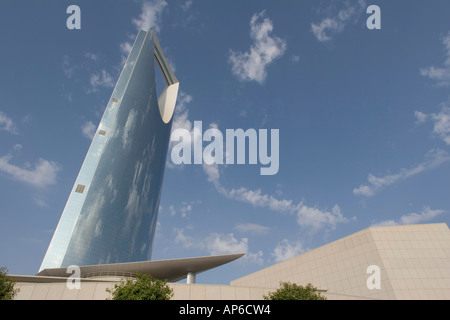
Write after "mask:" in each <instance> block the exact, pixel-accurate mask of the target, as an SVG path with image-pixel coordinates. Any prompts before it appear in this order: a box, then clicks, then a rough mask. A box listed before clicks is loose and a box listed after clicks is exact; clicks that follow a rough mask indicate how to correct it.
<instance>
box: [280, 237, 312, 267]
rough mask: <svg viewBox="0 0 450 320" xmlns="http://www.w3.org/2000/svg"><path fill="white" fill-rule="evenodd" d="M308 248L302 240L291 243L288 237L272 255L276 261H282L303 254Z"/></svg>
mask: <svg viewBox="0 0 450 320" xmlns="http://www.w3.org/2000/svg"><path fill="white" fill-rule="evenodd" d="M305 251H306V250H305V249H304V247H303V245H302V244H301V243H300V242H298V241H297V242H295V243H291V242H289V241H288V240H287V239H284V240H283V241H282V242H280V243H278V245H277V246H276V248H275V249H274V250H273V252H272V256H273V257H274V259H275V262H281V261H284V260H287V259H290V258H293V257H295V256H298V255H299V254H302V253H303V252H305Z"/></svg>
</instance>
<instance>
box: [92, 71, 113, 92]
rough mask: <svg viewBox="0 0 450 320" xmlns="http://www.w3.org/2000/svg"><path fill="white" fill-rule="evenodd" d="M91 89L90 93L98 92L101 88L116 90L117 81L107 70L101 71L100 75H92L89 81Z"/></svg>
mask: <svg viewBox="0 0 450 320" xmlns="http://www.w3.org/2000/svg"><path fill="white" fill-rule="evenodd" d="M89 83H90V85H91V87H90V88H89V89H88V92H89V93H92V92H97V91H98V89H99V88H100V87H104V88H114V85H115V81H114V78H113V76H111V74H109V73H108V72H107V71H106V70H102V71H100V73H94V74H91V77H90V79H89Z"/></svg>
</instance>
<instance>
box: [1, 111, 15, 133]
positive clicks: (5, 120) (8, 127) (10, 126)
mask: <svg viewBox="0 0 450 320" xmlns="http://www.w3.org/2000/svg"><path fill="white" fill-rule="evenodd" d="M0 130H3V131H7V132H9V133H12V134H18V132H19V130H18V129H17V126H16V124H15V122H14V121H13V119H11V118H10V117H8V116H7V115H6V114H5V113H3V112H1V111H0Z"/></svg>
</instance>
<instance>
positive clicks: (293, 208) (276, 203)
mask: <svg viewBox="0 0 450 320" xmlns="http://www.w3.org/2000/svg"><path fill="white" fill-rule="evenodd" d="M203 167H204V172H205V173H206V174H207V176H208V181H210V182H212V183H213V184H214V186H215V188H216V190H217V191H218V192H219V193H221V194H223V195H224V196H226V197H228V198H231V199H233V200H237V201H241V202H244V203H248V204H250V205H252V206H254V207H260V208H268V209H270V210H272V211H276V212H280V213H282V212H285V213H289V214H295V215H296V216H297V223H298V225H299V226H301V227H306V228H311V230H312V231H317V230H319V229H321V228H325V227H330V228H332V229H334V228H335V227H336V226H337V225H338V224H340V223H346V222H348V221H349V219H348V218H346V217H345V216H344V215H343V214H342V213H341V210H340V207H339V206H338V205H335V206H334V207H333V209H332V210H331V211H327V210H321V209H319V208H317V207H314V208H313V207H309V206H307V205H305V204H304V202H303V201H301V202H300V203H299V204H297V205H295V204H294V202H293V201H292V200H286V199H278V198H277V197H275V196H273V195H269V194H264V193H263V192H262V191H261V189H257V190H250V189H247V188H244V187H241V188H238V189H231V190H227V189H226V188H224V187H223V186H222V185H221V183H220V174H219V173H218V166H217V165H211V166H205V165H204V166H203ZM205 167H207V168H208V170H205ZM213 169H214V170H213Z"/></svg>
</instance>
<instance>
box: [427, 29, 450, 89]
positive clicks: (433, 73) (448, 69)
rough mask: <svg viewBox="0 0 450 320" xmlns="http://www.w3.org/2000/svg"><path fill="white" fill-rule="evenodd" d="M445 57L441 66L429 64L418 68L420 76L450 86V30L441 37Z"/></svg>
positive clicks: (439, 84)
mask: <svg viewBox="0 0 450 320" xmlns="http://www.w3.org/2000/svg"><path fill="white" fill-rule="evenodd" d="M442 43H443V44H444V47H445V51H446V54H445V55H446V59H445V61H444V64H443V66H442V67H435V66H431V67H428V68H423V69H421V70H420V74H421V75H422V76H425V77H428V78H430V79H432V80H435V81H436V83H437V85H438V86H450V31H449V32H448V33H447V35H446V36H444V37H443V39H442Z"/></svg>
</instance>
